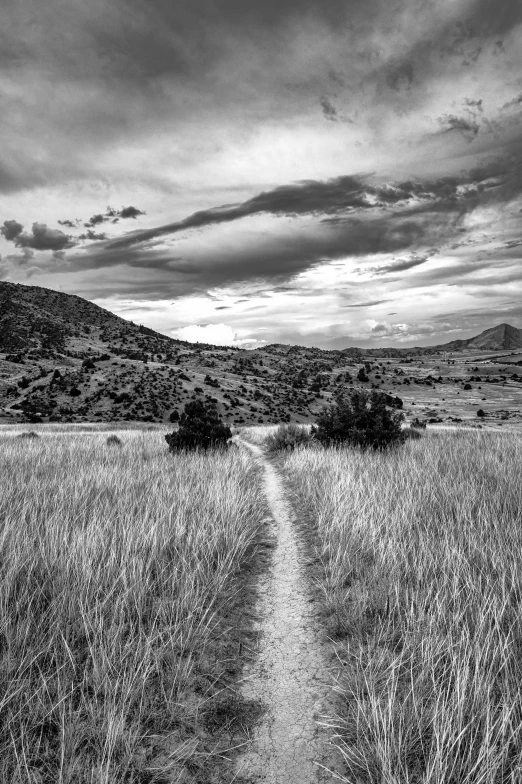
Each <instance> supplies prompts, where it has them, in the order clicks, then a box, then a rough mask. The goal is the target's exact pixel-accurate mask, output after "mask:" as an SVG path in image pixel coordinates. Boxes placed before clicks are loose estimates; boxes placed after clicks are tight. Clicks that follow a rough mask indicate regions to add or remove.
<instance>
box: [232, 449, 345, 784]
mask: <svg viewBox="0 0 522 784" xmlns="http://www.w3.org/2000/svg"><path fill="white" fill-rule="evenodd" d="M240 443H241V445H242V446H244V447H246V448H247V449H249V450H250V451H251V452H252V453H253V454H254V456H255V457H256V459H257V460H258V461H259V462H260V463H261V464H262V465H263V468H264V484H265V493H266V497H267V500H268V503H269V506H270V510H271V513H272V516H273V520H274V528H275V530H274V534H275V536H276V538H277V544H276V546H275V550H274V556H273V561H272V566H271V569H270V572H269V574H268V575H266V576H265V578H264V579H263V581H262V582H261V585H260V586H259V600H258V608H257V610H258V617H259V619H260V620H259V624H258V628H259V631H260V643H259V655H258V657H257V659H256V661H255V662H254V663H253V665H251V667H250V669H249V670H247V672H246V673H245V681H244V683H243V685H242V689H241V691H242V694H243V696H245V697H246V698H248V699H258V700H261V701H262V702H263V703H264V704H265V706H266V708H267V711H266V714H265V716H264V718H263V720H262V721H261V723H260V724H259V725H258V726H257V727H256V730H255V733H254V737H253V740H252V743H251V746H250V748H249V749H248V751H247V752H246V753H244V754H243V755H242V756H241V758H240V759H239V761H238V765H237V779H238V780H241V781H243V780H246V781H248V782H256V784H257V782H264V783H266V784H316V783H317V782H321V784H322V783H323V782H333V781H343V780H344V781H345V779H343V777H342V776H337V775H335V773H334V771H336V770H337V771H338V772H339V773H340V772H341V767H340V762H339V760H337V759H336V758H335V751H334V750H333V749H331V748H329V746H328V734H329V733H328V729H327V728H326V727H322V726H320V724H318V721H319V722H320V721H321V716H323V715H330V716H331V715H333V714H334V706H333V705H332V704H331V700H332V697H331V693H332V692H331V684H332V677H331V673H330V671H329V668H328V656H327V652H326V650H325V646H324V644H323V642H322V639H321V633H320V630H319V628H318V624H317V621H316V618H315V609H314V602H313V600H312V598H311V595H310V592H309V589H308V586H307V584H306V579H305V577H304V575H303V571H302V570H303V566H302V563H301V560H302V559H301V556H300V551H299V546H298V543H297V540H296V535H295V531H294V528H293V526H292V521H291V513H290V510H289V506H288V504H287V502H286V500H285V497H284V489H283V486H282V482H281V479H280V477H279V475H278V473H277V470H276V469H275V468H274V466H273V465H272V464H271V463H270V462H269V461H268V460H267V458H266V457H265V455H264V453H263V451H262V449H261V448H260V447H258V446H255V445H254V444H250V443H247V442H245V441H242V440H240Z"/></svg>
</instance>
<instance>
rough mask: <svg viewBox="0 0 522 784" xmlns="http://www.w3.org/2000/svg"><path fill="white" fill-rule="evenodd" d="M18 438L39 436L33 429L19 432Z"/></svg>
mask: <svg viewBox="0 0 522 784" xmlns="http://www.w3.org/2000/svg"><path fill="white" fill-rule="evenodd" d="M18 438H24V439H25V438H40V436H39V435H38V433H35V432H34V430H28V431H26V432H25V433H20V435H19V436H18Z"/></svg>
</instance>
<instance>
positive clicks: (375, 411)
mask: <svg viewBox="0 0 522 784" xmlns="http://www.w3.org/2000/svg"><path fill="white" fill-rule="evenodd" d="M403 421H404V414H401V413H399V412H397V411H390V410H389V409H388V408H387V407H386V396H385V395H383V394H382V392H371V393H368V392H366V391H365V390H360V391H353V392H352V393H351V394H350V395H348V396H345V395H343V394H340V395H338V396H337V398H336V401H335V403H333V404H332V405H330V406H327V407H326V408H324V409H323V410H322V412H321V413H320V414H319V417H318V419H317V431H316V433H315V438H317V440H318V441H320V442H321V443H322V444H324V445H325V446H328V445H332V444H348V445H350V446H360V447H363V448H371V449H385V448H387V447H390V446H394V445H398V444H402V443H404V441H405V440H406V437H405V436H404V433H403V430H402V428H401V423H402V422H403Z"/></svg>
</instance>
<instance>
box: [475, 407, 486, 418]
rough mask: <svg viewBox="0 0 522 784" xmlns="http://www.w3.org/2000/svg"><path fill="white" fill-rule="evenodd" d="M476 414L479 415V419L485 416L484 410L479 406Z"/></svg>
mask: <svg viewBox="0 0 522 784" xmlns="http://www.w3.org/2000/svg"><path fill="white" fill-rule="evenodd" d="M477 416H478V417H480V418H481V419H483V418H484V417H485V416H486V412H485V411H484V409H483V408H479V410H478V411H477Z"/></svg>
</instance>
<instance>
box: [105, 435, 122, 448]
mask: <svg viewBox="0 0 522 784" xmlns="http://www.w3.org/2000/svg"><path fill="white" fill-rule="evenodd" d="M105 443H106V444H107V446H123V441H122V440H121V438H118V436H115V435H110V436H109V437H108V439H107V441H106V442H105Z"/></svg>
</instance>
